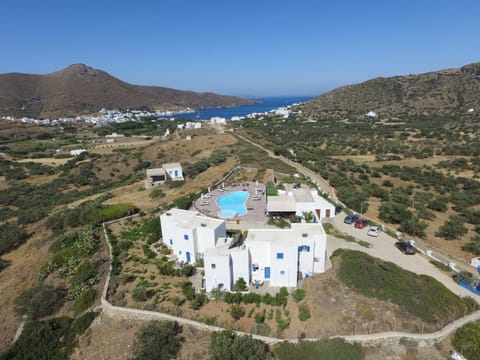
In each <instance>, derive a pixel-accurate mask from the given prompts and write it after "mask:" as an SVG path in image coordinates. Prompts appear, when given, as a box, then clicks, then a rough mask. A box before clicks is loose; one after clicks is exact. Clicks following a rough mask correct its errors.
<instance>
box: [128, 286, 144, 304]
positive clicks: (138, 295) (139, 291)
mask: <svg viewBox="0 0 480 360" xmlns="http://www.w3.org/2000/svg"><path fill="white" fill-rule="evenodd" d="M132 299H133V300H135V301H139V302H140V301H141V302H143V301H147V300H148V290H147V288H146V287H145V286H138V285H137V286H136V287H135V288H134V289H133V291H132Z"/></svg>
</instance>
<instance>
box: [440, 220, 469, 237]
mask: <svg viewBox="0 0 480 360" xmlns="http://www.w3.org/2000/svg"><path fill="white" fill-rule="evenodd" d="M467 232H468V229H467V228H466V227H465V225H464V224H463V220H462V219H461V218H460V217H459V216H450V217H449V218H448V219H447V220H445V222H444V223H443V225H442V226H440V228H439V229H438V231H437V233H436V234H435V235H436V236H439V237H443V238H445V239H446V240H455V239H458V238H459V237H462V236H463V235H465V234H466V233H467Z"/></svg>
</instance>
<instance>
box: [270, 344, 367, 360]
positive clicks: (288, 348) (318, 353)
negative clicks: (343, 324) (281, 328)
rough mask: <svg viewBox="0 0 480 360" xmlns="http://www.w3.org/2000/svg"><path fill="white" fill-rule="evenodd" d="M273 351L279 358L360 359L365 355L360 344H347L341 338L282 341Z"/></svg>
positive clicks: (283, 359)
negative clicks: (295, 341) (296, 342)
mask: <svg viewBox="0 0 480 360" xmlns="http://www.w3.org/2000/svg"><path fill="white" fill-rule="evenodd" d="M273 351H274V353H275V355H276V357H277V358H278V359H279V360H297V359H322V360H362V359H363V358H364V356H365V355H364V350H363V349H362V347H361V346H360V344H358V343H355V344H349V343H347V342H345V340H343V339H328V340H319V341H305V342H303V341H302V342H299V343H298V344H291V343H288V342H283V343H281V344H278V345H276V346H275V347H274V349H273Z"/></svg>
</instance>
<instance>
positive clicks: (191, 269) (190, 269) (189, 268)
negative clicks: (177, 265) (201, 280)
mask: <svg viewBox="0 0 480 360" xmlns="http://www.w3.org/2000/svg"><path fill="white" fill-rule="evenodd" d="M195 272H196V268H195V266H193V265H190V264H186V265H183V266H182V268H181V269H180V275H181V276H185V277H190V276H193V275H195Z"/></svg>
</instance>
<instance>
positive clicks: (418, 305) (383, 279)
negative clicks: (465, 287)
mask: <svg viewBox="0 0 480 360" xmlns="http://www.w3.org/2000/svg"><path fill="white" fill-rule="evenodd" d="M334 256H340V258H341V262H340V269H339V278H340V280H341V281H342V282H343V283H344V284H346V285H347V286H348V287H350V288H351V289H356V291H359V292H360V293H361V294H363V295H365V296H368V297H373V298H377V299H380V300H388V301H391V302H393V303H395V304H397V305H400V306H401V307H402V308H403V309H404V310H405V311H407V312H409V313H411V314H413V315H415V316H418V317H419V318H421V319H422V320H424V321H425V322H428V323H436V322H439V321H451V320H454V319H456V318H458V317H460V316H462V315H463V314H464V312H465V308H466V306H467V305H466V303H465V302H464V301H463V300H462V299H461V298H460V297H458V296H457V295H455V294H453V293H452V292H450V291H449V290H448V289H447V288H446V287H445V286H444V285H442V284H441V283H440V282H438V281H437V280H435V279H433V278H432V277H430V276H426V275H417V274H415V273H412V272H410V271H407V270H403V269H402V268H400V267H398V266H397V265H395V264H393V263H391V262H387V261H383V260H380V259H378V258H374V257H372V256H370V255H367V254H365V253H363V252H360V251H353V250H337V251H335V252H334Z"/></svg>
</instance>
